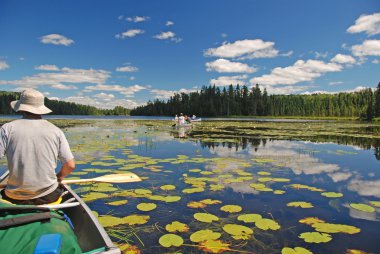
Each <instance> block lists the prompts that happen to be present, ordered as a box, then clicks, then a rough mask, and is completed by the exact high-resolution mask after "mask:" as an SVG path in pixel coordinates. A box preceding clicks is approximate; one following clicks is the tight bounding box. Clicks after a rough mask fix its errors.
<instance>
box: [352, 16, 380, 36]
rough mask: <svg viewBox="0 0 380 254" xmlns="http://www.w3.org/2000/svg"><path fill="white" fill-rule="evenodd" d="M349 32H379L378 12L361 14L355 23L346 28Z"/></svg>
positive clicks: (370, 33) (371, 33)
mask: <svg viewBox="0 0 380 254" xmlns="http://www.w3.org/2000/svg"><path fill="white" fill-rule="evenodd" d="M347 32H349V33H362V32H364V33H366V34H368V35H375V34H380V13H374V14H371V15H361V16H360V17H359V18H358V19H357V20H356V21H355V25H352V26H350V27H349V28H348V29H347Z"/></svg>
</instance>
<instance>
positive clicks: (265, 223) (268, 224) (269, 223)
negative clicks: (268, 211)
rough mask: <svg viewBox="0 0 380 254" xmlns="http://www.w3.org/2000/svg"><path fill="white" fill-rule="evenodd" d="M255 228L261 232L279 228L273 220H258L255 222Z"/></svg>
mask: <svg viewBox="0 0 380 254" xmlns="http://www.w3.org/2000/svg"><path fill="white" fill-rule="evenodd" d="M255 225H256V227H258V228H259V229H262V230H268V229H271V230H278V229H280V228H281V226H280V225H279V224H278V223H277V222H276V221H274V220H271V219H260V220H257V221H256V222H255Z"/></svg>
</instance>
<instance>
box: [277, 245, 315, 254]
mask: <svg viewBox="0 0 380 254" xmlns="http://www.w3.org/2000/svg"><path fill="white" fill-rule="evenodd" d="M281 254H313V252H311V251H309V250H307V249H305V248H302V247H295V248H294V249H292V248H289V247H285V248H282V250H281Z"/></svg>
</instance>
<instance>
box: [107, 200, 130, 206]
mask: <svg viewBox="0 0 380 254" xmlns="http://www.w3.org/2000/svg"><path fill="white" fill-rule="evenodd" d="M127 203H128V200H126V199H125V200H119V201H113V202H109V203H106V204H107V205H112V206H119V205H125V204H127Z"/></svg>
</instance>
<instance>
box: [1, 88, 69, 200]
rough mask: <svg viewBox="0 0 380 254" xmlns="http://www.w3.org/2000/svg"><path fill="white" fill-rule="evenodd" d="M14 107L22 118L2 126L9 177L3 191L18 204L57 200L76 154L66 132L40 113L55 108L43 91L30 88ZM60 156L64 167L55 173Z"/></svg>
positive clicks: (46, 112)
mask: <svg viewBox="0 0 380 254" xmlns="http://www.w3.org/2000/svg"><path fill="white" fill-rule="evenodd" d="M11 107H12V109H13V110H14V111H16V112H21V113H22V115H23V118H22V119H18V120H14V121H12V122H9V123H6V124H4V125H3V126H2V127H1V128H0V158H2V157H4V156H5V155H6V156H7V161H8V170H9V178H8V183H7V187H6V188H5V189H4V190H2V191H1V195H2V196H3V199H5V200H8V201H10V202H12V203H15V204H23V205H32V204H33V205H40V204H47V203H51V202H54V201H56V200H58V199H59V197H60V196H61V194H62V192H63V188H62V187H61V186H60V184H59V183H60V182H61V181H62V179H63V178H64V177H65V176H67V175H69V174H70V173H71V172H72V171H73V170H74V168H75V162H74V156H73V154H72V153H71V150H70V147H69V144H68V142H67V139H66V137H65V135H64V134H63V132H62V131H61V130H60V129H59V128H58V127H56V126H55V125H54V124H52V123H50V122H48V121H46V120H44V119H42V117H41V115H44V114H48V113H50V112H52V111H51V110H50V109H49V108H47V107H46V106H45V105H44V96H43V94H42V93H40V92H38V91H36V90H34V89H28V90H25V91H23V92H22V93H21V97H20V100H18V101H12V102H11ZM58 159H59V160H60V161H61V162H62V167H61V169H60V171H59V173H58V174H56V173H55V168H56V167H57V161H58Z"/></svg>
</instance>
